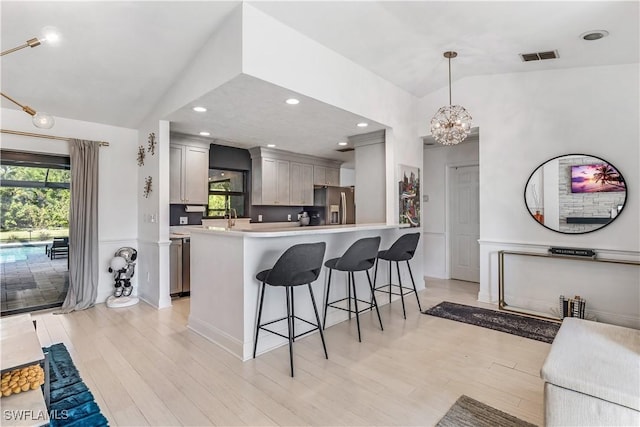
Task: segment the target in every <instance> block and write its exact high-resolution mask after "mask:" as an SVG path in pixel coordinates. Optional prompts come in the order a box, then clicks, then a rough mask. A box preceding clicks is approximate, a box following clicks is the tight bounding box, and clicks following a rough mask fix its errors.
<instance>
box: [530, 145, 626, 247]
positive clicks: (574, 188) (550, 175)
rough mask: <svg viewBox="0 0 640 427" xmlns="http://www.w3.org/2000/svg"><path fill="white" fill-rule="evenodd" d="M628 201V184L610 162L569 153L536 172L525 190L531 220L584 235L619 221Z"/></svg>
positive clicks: (553, 228) (548, 226)
mask: <svg viewBox="0 0 640 427" xmlns="http://www.w3.org/2000/svg"><path fill="white" fill-rule="evenodd" d="M626 199H627V186H626V182H625V180H624V178H623V176H622V174H621V173H620V171H618V169H617V168H616V167H615V166H614V165H612V164H611V163H609V162H608V161H606V160H603V159H601V158H599V157H594V156H589V155H586V154H567V155H564V156H558V157H554V158H553V159H550V160H547V161H546V162H544V163H543V164H541V165H540V166H538V168H537V169H536V170H534V171H533V173H532V174H531V176H530V177H529V180H528V181H527V185H526V187H525V189H524V201H525V204H526V206H527V210H528V211H529V213H530V214H531V217H532V218H533V219H534V220H535V221H537V222H538V223H540V224H541V225H543V226H545V227H547V228H548V229H550V230H553V231H557V232H559V233H568V234H581V233H590V232H592V231H595V230H598V229H600V228H602V227H604V226H605V225H607V224H609V223H611V222H612V221H614V220H615V219H616V217H617V216H618V215H620V212H621V211H622V209H623V208H624V204H625V201H626Z"/></svg>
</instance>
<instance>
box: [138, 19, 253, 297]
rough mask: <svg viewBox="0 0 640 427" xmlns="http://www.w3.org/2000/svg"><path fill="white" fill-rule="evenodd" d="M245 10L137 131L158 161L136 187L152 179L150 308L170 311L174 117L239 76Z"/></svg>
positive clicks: (147, 253)
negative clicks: (150, 141)
mask: <svg viewBox="0 0 640 427" xmlns="http://www.w3.org/2000/svg"><path fill="white" fill-rule="evenodd" d="M241 29H242V8H241V7H238V8H237V9H235V10H234V11H233V12H232V13H231V14H230V15H229V17H228V18H227V19H226V20H225V21H224V22H222V23H221V25H220V27H219V28H217V29H216V30H215V32H214V33H213V34H212V36H211V38H210V39H209V40H208V41H207V42H206V43H205V44H204V46H202V48H201V49H200V50H199V51H198V54H197V56H196V57H195V58H193V61H192V62H191V63H190V64H189V65H188V66H187V67H186V68H185V69H184V70H183V72H182V73H181V75H180V78H179V79H178V80H177V81H176V82H174V84H173V85H172V86H171V88H170V89H169V91H167V93H166V94H165V95H164V96H163V97H162V98H161V99H160V100H158V103H157V107H156V108H155V109H154V110H153V111H152V112H151V113H150V114H149V115H148V116H147V117H146V118H145V120H144V121H143V123H142V124H141V125H140V127H139V144H140V145H143V146H145V147H146V146H147V138H148V135H149V133H151V132H153V133H155V134H156V140H157V142H158V145H157V147H156V154H155V156H149V154H147V161H146V162H145V166H144V167H143V168H141V169H140V171H139V173H138V186H139V187H140V188H142V187H143V185H144V180H145V178H146V177H147V176H151V177H152V178H153V192H152V193H151V195H150V196H149V197H148V198H145V197H143V196H142V192H140V193H139V194H138V203H139V205H140V212H139V215H138V219H137V221H138V224H139V227H140V233H139V242H140V246H141V248H144V251H143V253H142V254H141V256H142V257H143V259H142V260H141V261H140V264H141V267H142V268H141V278H142V279H141V281H140V297H141V298H142V299H144V300H145V301H146V302H148V303H149V304H151V305H153V306H155V307H158V308H164V307H169V306H171V298H170V296H169V244H170V241H169V142H170V138H169V132H170V129H169V122H167V121H165V120H163V119H165V118H166V117H167V115H169V114H170V113H172V112H174V111H175V110H177V109H179V108H181V107H183V106H184V105H186V104H188V103H189V102H192V101H193V100H194V99H197V98H199V97H200V96H202V95H204V94H205V93H208V92H209V91H211V90H213V89H215V88H216V87H218V86H220V85H222V84H224V83H226V82H228V81H229V80H231V79H233V78H234V77H236V76H237V75H238V74H240V72H241V61H242V39H241V38H242V32H241Z"/></svg>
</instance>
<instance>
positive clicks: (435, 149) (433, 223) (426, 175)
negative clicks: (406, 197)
mask: <svg viewBox="0 0 640 427" xmlns="http://www.w3.org/2000/svg"><path fill="white" fill-rule="evenodd" d="M480 133H482V129H480ZM423 161H424V162H423V171H422V176H423V180H422V215H421V216H422V230H423V234H422V235H423V245H424V274H425V276H428V277H437V278H440V279H448V278H450V273H449V265H448V259H447V252H448V216H449V215H448V206H447V200H448V199H447V191H446V189H447V169H448V168H450V167H455V166H467V165H477V164H478V139H477V138H474V139H472V140H469V141H465V142H463V143H462V144H460V145H455V146H448V147H446V146H443V145H437V146H426V147H425V149H424V159H423ZM425 198H428V201H425Z"/></svg>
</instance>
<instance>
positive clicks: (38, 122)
mask: <svg viewBox="0 0 640 427" xmlns="http://www.w3.org/2000/svg"><path fill="white" fill-rule="evenodd" d="M57 40H58V35H57V33H54V32H51V33H50V34H48V35H47V36H45V37H44V38H42V39H38V38H36V37H34V38H32V39H29V40H27V41H26V42H25V43H24V44H21V45H20V46H16V47H14V48H12V49H7V50H4V51H2V53H0V56H4V55H8V54H10V53H13V52H16V51H18V50H21V49H24V48H26V47H37V46H40V45H41V44H42V42H44V41H50V42H54V41H57ZM0 95H2V97H3V98H6V99H8V100H9V101H11V102H13V103H14V104H16V105H17V106H18V107H20V108H22V111H24V112H25V113H27V114H29V115H30V116H31V117H33V119H32V122H33V125H34V126H35V127H38V128H41V129H51V128H52V127H53V125H54V124H55V120H54V118H53V116H52V115H51V114H48V113H45V112H42V111H40V112H38V111H36V110H34V109H33V108H31V107H29V106H28V105H22V104H21V103H19V102H18V101H16V100H15V99H13V98H11V97H10V96H9V95H7V94H5V93H3V92H0Z"/></svg>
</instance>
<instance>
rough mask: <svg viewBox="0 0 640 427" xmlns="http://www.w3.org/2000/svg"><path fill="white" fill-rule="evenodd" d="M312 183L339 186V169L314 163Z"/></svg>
mask: <svg viewBox="0 0 640 427" xmlns="http://www.w3.org/2000/svg"><path fill="white" fill-rule="evenodd" d="M313 185H331V186H340V169H339V168H331V167H326V166H319V165H314V166H313Z"/></svg>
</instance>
